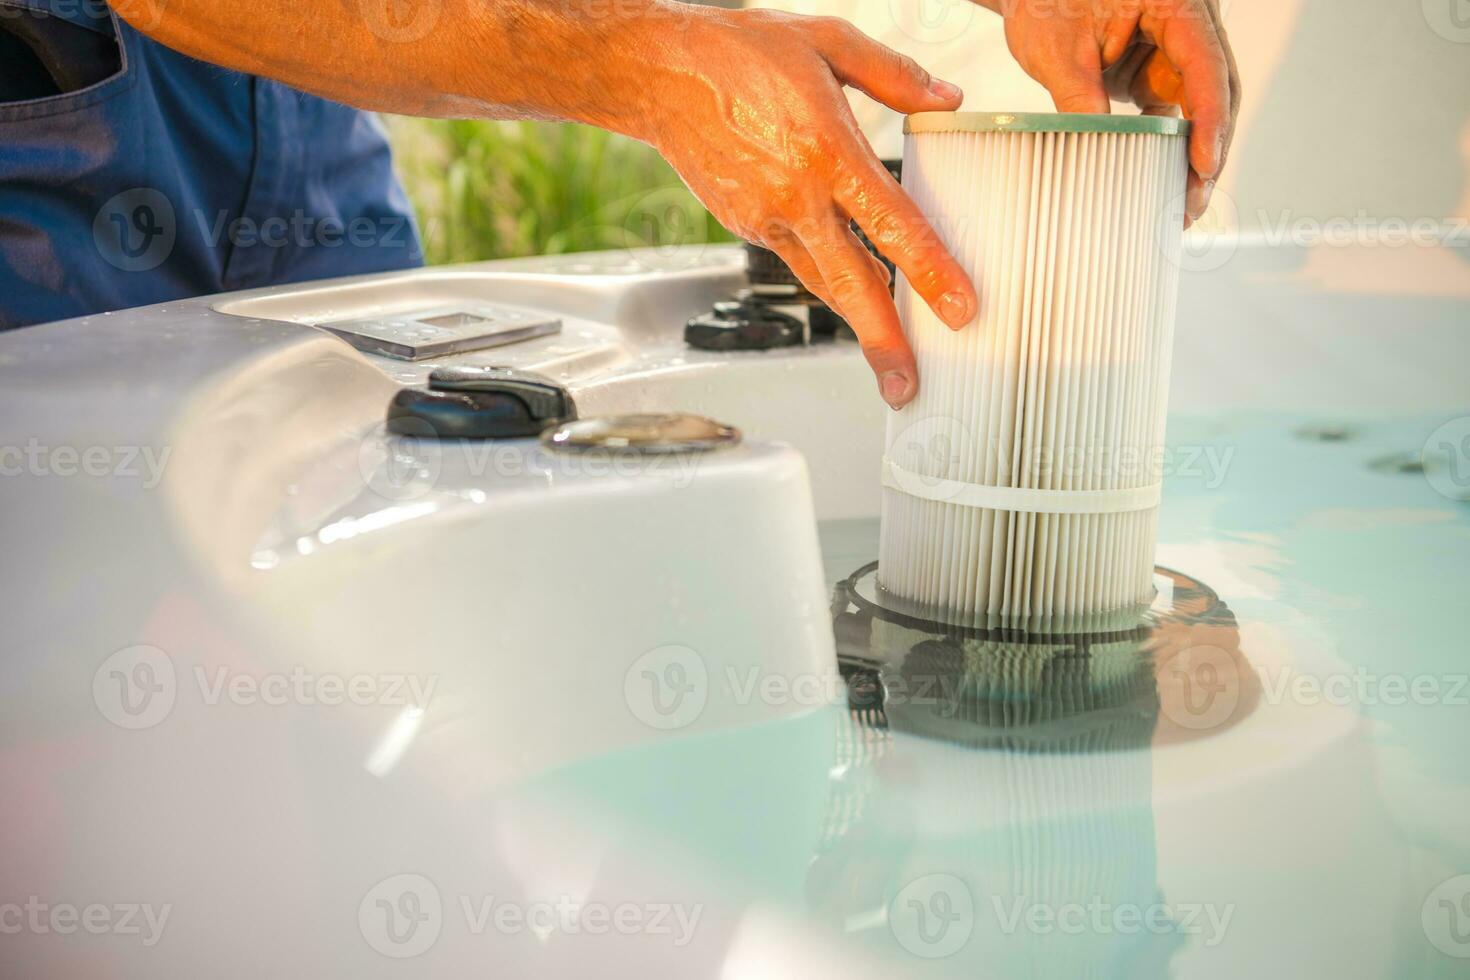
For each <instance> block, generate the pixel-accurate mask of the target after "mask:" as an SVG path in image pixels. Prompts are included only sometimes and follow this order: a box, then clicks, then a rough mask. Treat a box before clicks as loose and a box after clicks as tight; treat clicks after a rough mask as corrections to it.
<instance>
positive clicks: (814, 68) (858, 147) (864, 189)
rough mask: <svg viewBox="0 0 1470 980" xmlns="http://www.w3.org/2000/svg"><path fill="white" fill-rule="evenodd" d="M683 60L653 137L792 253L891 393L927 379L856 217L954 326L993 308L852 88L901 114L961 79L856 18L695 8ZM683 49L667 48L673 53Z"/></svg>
mask: <svg viewBox="0 0 1470 980" xmlns="http://www.w3.org/2000/svg"><path fill="white" fill-rule="evenodd" d="M680 18H681V19H680V21H679V22H678V25H677V28H676V30H675V32H674V33H675V34H676V35H677V37H678V43H677V45H673V46H671V47H676V48H677V49H678V50H680V51H683V52H685V53H686V55H687V56H688V57H687V60H684V59H680V58H678V57H677V56H676V57H675V60H676V64H677V65H678V68H679V71H678V72H676V74H675V75H674V77H673V79H672V80H671V81H670V82H669V83H668V84H669V90H668V91H665V92H662V93H661V97H660V98H659V99H657V100H656V102H655V103H654V105H655V107H656V108H655V109H654V116H655V118H654V119H653V120H652V125H651V127H650V128H649V130H648V132H647V133H645V134H641V135H643V138H645V139H647V140H648V141H649V142H651V143H653V144H654V145H655V146H656V147H658V149H659V150H660V151H661V152H662V153H663V155H664V156H665V157H666V158H667V159H668V161H669V162H670V163H671V164H673V166H674V167H675V169H677V170H678V171H679V174H680V176H682V177H683V178H684V180H685V182H686V183H688V184H689V186H690V188H691V189H692V190H693V191H694V193H695V194H696V195H698V196H699V199H700V200H701V201H703V202H704V204H705V206H706V207H708V208H709V209H710V210H711V211H712V212H713V213H714V215H715V217H717V218H718V219H719V220H720V221H721V222H722V223H723V224H724V225H725V226H726V227H727V228H729V229H730V230H731V231H733V232H735V233H736V234H737V235H740V236H741V237H743V238H746V239H749V240H750V241H753V242H757V243H760V244H763V245H765V246H766V247H767V248H769V249H771V250H772V251H774V252H776V253H777V254H779V255H780V256H781V257H782V258H783V259H784V260H785V261H786V263H787V264H788V265H790V266H791V268H792V270H793V271H794V272H795V273H796V274H797V276H798V277H800V279H801V280H802V282H804V283H806V285H807V287H808V288H810V289H811V290H812V292H814V293H816V294H817V295H818V296H820V297H821V298H822V299H823V300H824V301H825V302H826V303H827V304H828V305H830V306H831V307H832V308H833V309H834V310H836V311H837V312H838V313H840V314H841V315H842V316H843V317H844V318H845V319H846V320H847V322H848V323H849V324H851V325H852V328H853V330H854V331H855V332H856V333H857V336H858V340H859V341H860V342H861V344H862V348H863V353H864V354H865V355H866V356H867V358H868V363H869V364H870V365H871V366H872V368H873V371H874V373H876V374H877V376H878V386H879V390H880V391H881V393H882V395H883V399H884V400H885V401H887V402H888V404H889V405H891V406H893V407H894V408H899V407H901V406H902V405H904V404H906V403H907V402H908V401H909V400H910V399H912V398H913V396H914V394H915V393H916V392H917V391H918V373H917V369H916V367H915V364H914V355H913V352H912V351H911V350H910V349H909V345H908V342H907V341H906V340H905V339H904V335H903V329H902V327H901V326H900V325H899V320H898V314H897V312H896V311H895V309H894V305H893V300H892V298H891V297H890V296H889V294H888V276H887V270H885V269H884V268H883V265H882V263H880V262H878V261H877V260H876V259H875V258H873V256H872V255H871V254H870V253H869V252H868V251H867V250H866V249H865V248H864V247H863V246H862V244H861V243H860V242H859V241H858V239H857V236H856V235H854V234H853V233H852V231H851V230H850V228H849V219H852V220H855V221H856V222H857V223H858V225H859V226H860V227H861V228H862V229H863V231H864V232H866V233H867V235H868V238H869V239H870V240H871V241H872V242H873V243H874V244H875V245H876V246H877V247H878V249H879V250H880V251H882V253H883V254H884V255H886V256H888V258H890V259H891V260H893V262H894V264H895V265H896V266H897V267H898V268H899V269H900V270H902V272H903V273H904V275H905V277H907V279H908V282H909V284H910V285H911V286H912V287H913V288H914V289H915V290H916V291H917V292H918V293H919V294H920V295H921V296H923V298H924V300H925V301H926V302H927V303H928V304H929V306H930V307H931V308H933V310H934V311H935V313H937V314H938V315H939V317H940V319H942V320H943V321H944V322H945V323H946V324H948V325H949V326H950V327H952V328H955V329H958V328H960V327H962V326H964V325H965V324H967V323H969V322H970V321H971V320H972V319H974V317H975V315H976V313H977V311H978V309H979V304H978V301H977V299H976V296H975V291H974V287H973V286H972V285H971V283H970V281H969V278H968V276H966V274H965V272H964V270H963V269H961V268H960V266H959V264H958V263H957V262H956V261H955V260H954V258H953V257H952V256H951V255H950V254H949V252H948V251H947V250H946V249H945V247H944V246H943V245H942V244H940V242H939V240H938V238H937V236H936V235H935V233H934V230H933V229H932V228H931V227H930V226H929V223H928V222H927V221H926V220H925V219H924V217H923V215H921V214H920V213H919V210H918V208H917V207H915V206H914V204H913V202H912V201H910V200H909V198H908V197H907V195H905V194H904V193H903V191H902V190H901V189H900V188H899V186H898V184H896V183H895V182H894V180H893V178H892V177H891V176H889V174H888V172H887V171H886V170H885V169H884V168H883V166H882V164H880V163H879V162H878V159H877V157H876V156H874V154H873V151H872V149H871V148H870V147H869V146H868V143H867V141H866V140H865V139H864V138H863V135H862V133H861V131H860V130H859V129H858V125H857V122H856V121H855V120H854V119H853V116H852V113H851V111H850V110H849V108H848V105H847V100H846V98H845V96H844V95H843V92H842V88H843V86H844V85H851V86H853V87H854V88H857V89H860V90H862V91H863V92H866V93H867V94H868V95H870V96H871V97H873V98H874V99H876V100H878V101H879V102H882V103H883V104H885V105H887V106H889V107H891V108H893V109H896V110H898V111H899V112H905V113H908V112H924V111H932V110H945V109H955V108H958V107H959V104H960V98H961V95H960V91H959V89H958V88H956V87H955V86H953V85H951V84H949V83H948V82H944V81H940V80H939V79H935V78H931V77H930V76H929V74H928V72H926V71H924V69H922V68H920V67H919V66H918V65H917V64H915V63H914V62H913V61H911V60H910V59H908V58H906V57H903V56H902V55H900V54H898V53H896V52H894V51H892V50H891V49H889V48H886V47H884V46H883V45H881V44H879V43H877V42H876V41H873V40H872V39H870V38H868V37H867V36H866V35H864V34H863V33H862V32H860V31H859V30H857V29H856V28H855V27H853V26H852V25H851V24H849V23H847V22H846V21H842V20H837V19H832V18H814V17H800V16H796V15H792V14H784V13H776V12H772V11H766V10H718V9H714V8H709V9H707V10H700V11H699V12H697V13H692V12H689V8H683V10H682V11H681V13H680ZM666 50H668V49H666Z"/></svg>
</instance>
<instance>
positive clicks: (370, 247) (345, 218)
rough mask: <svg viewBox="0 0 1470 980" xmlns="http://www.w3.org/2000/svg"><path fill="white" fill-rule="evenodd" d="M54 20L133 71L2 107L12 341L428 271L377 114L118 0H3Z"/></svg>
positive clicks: (2, 271)
mask: <svg viewBox="0 0 1470 980" xmlns="http://www.w3.org/2000/svg"><path fill="white" fill-rule="evenodd" d="M39 13H46V14H48V15H50V16H53V17H56V18H59V19H61V20H65V21H68V22H70V23H71V24H73V25H76V26H77V27H80V28H84V29H86V30H92V31H98V32H102V33H103V34H104V35H107V36H108V37H111V38H115V39H116V44H117V46H118V49H119V50H118V54H119V59H118V64H117V66H116V70H115V71H114V72H113V73H112V74H110V75H108V76H107V77H103V78H101V79H100V80H99V81H96V82H95V83H93V84H89V85H86V86H85V87H83V88H80V89H78V90H75V91H68V92H64V93H62V94H55V95H48V96H44V97H40V98H27V99H22V100H20V101H0V329H3V328H8V327H16V326H22V325H25V324H31V323H40V322H44V321H48V320H58V319H62V318H65V317H72V316H81V315H84V314H88V313H95V312H100V311H104V310H114V309H121V308H125V307H130V306H141V305H145V304H149V303H161V302H165V301H167V300H171V299H178V298H180V297H184V296H197V295H201V294H206V293H216V292H222V291H225V290H232V289H245V288H248V287H253V286H265V285H271V284H274V283H285V282H296V281H300V280H305V279H317V278H323V277H327V276H341V275H350V274H354V273H363V272H379V271H384V270H389V269H401V268H408V267H412V266H417V265H420V264H422V250H421V248H420V245H419V238H418V229H417V227H416V226H415V224H414V221H413V215H412V212H411V210H410V208H409V205H408V201H407V198H406V197H405V196H404V193H403V189H402V188H401V187H400V186H399V184H398V181H397V179H396V178H395V176H394V174H393V169H392V160H391V157H390V153H389V149H388V143H387V140H386V138H385V135H384V132H383V128H382V125H381V123H379V122H378V120H377V119H376V117H374V116H372V115H369V114H366V113H363V112H359V111H358V110H355V109H351V108H348V107H346V106H343V105H338V104H336V103H333V102H328V101H326V100H324V99H320V98H317V97H315V96H311V95H306V94H304V93H302V92H299V91H296V90H295V89H291V88H289V87H287V86H285V85H282V84H279V83H277V82H272V81H269V80H267V79H262V78H257V77H255V76H252V75H246V74H242V73H240V72H235V71H229V70H227V69H224V68H220V67H217V66H215V65H210V64H206V63H204V62H202V61H197V60H195V59H193V58H190V57H187V56H185V55H182V54H179V53H178V52H176V51H172V50H170V49H169V48H166V47H164V46H163V45H161V44H158V43H156V42H154V41H151V40H149V39H148V38H147V37H146V36H144V35H142V34H140V33H138V32H137V31H136V30H134V29H133V28H132V27H130V26H129V25H128V24H127V23H126V22H124V21H122V20H121V19H119V18H118V17H117V16H116V15H115V14H113V13H112V11H111V10H110V9H109V8H108V7H107V6H106V5H105V4H104V3H102V0H0V17H9V18H16V17H35V16H37V15H38V14H39ZM4 29H5V23H4V22H3V21H0V30H4ZM109 49H110V45H109Z"/></svg>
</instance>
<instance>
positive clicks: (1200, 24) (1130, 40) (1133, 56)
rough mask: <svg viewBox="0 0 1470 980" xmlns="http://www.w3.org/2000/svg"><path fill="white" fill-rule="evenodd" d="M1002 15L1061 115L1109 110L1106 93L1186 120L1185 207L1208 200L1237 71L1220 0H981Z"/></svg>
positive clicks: (1199, 206) (1025, 64)
mask: <svg viewBox="0 0 1470 980" xmlns="http://www.w3.org/2000/svg"><path fill="white" fill-rule="evenodd" d="M979 2H980V3H982V4H983V5H984V6H986V7H989V8H990V9H991V10H994V11H996V12H997V13H999V14H1001V15H1002V16H1003V17H1005V28H1006V42H1007V44H1009V46H1010V49H1011V54H1013V55H1015V57H1016V60H1017V61H1018V62H1020V64H1021V67H1022V68H1024V69H1025V70H1026V73H1027V74H1028V75H1030V76H1031V77H1032V78H1034V79H1036V80H1037V81H1038V82H1040V83H1041V84H1042V85H1045V86H1046V89H1047V91H1048V92H1050V93H1051V97H1052V101H1053V102H1055V103H1056V106H1057V110H1058V111H1059V112H1107V111H1108V97H1109V96H1110V95H1111V96H1112V97H1113V98H1115V99H1118V100H1120V101H1129V102H1133V103H1135V104H1137V105H1138V106H1139V107H1140V108H1141V109H1143V111H1144V112H1147V113H1153V114H1164V113H1172V112H1174V111H1175V110H1176V107H1179V108H1182V109H1183V110H1184V115H1185V117H1187V118H1188V119H1189V120H1190V122H1191V123H1192V127H1191V131H1190V137H1189V166H1190V174H1189V191H1188V198H1187V200H1186V208H1185V210H1186V213H1187V216H1188V218H1189V220H1191V221H1192V220H1194V219H1195V218H1198V217H1199V216H1200V215H1201V214H1203V213H1204V210H1205V206H1206V205H1207V204H1209V201H1210V192H1211V191H1212V190H1213V189H1214V187H1215V178H1216V177H1218V176H1219V173H1220V169H1221V168H1222V167H1223V166H1224V165H1225V156H1226V154H1227V153H1228V152H1229V150H1230V140H1231V138H1232V136H1233V135H1234V133H1235V116H1236V113H1237V112H1238V111H1239V109H1240V75H1239V73H1238V72H1237V71H1236V70H1235V56H1234V55H1233V54H1232V53H1231V51H1230V42H1229V40H1228V39H1227V38H1226V37H1225V27H1224V24H1223V23H1222V22H1221V20H1220V9H1219V3H1218V0H979Z"/></svg>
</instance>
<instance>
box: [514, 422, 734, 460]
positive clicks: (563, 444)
mask: <svg viewBox="0 0 1470 980" xmlns="http://www.w3.org/2000/svg"><path fill="white" fill-rule="evenodd" d="M541 442H542V443H543V444H544V445H546V446H547V447H549V448H551V449H560V450H565V451H568V452H586V451H588V450H594V449H596V450H602V451H607V450H617V451H621V452H633V453H698V452H707V451H709V450H711V449H723V448H726V447H729V446H735V445H738V444H739V443H740V430H739V429H735V428H732V427H730V426H728V425H721V424H720V423H719V422H715V421H713V420H711V419H707V418H704V417H703V416H700V415H609V416H606V417H603V418H591V419H579V420H577V421H575V422H564V423H562V424H561V425H558V426H556V427H555V428H552V429H547V430H546V431H545V432H543V433H541Z"/></svg>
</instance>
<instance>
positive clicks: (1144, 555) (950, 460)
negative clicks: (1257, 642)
mask: <svg viewBox="0 0 1470 980" xmlns="http://www.w3.org/2000/svg"><path fill="white" fill-rule="evenodd" d="M904 132H905V137H904V158H903V186H904V189H905V190H906V191H907V192H908V193H909V195H910V196H911V197H912V198H913V199H914V201H915V203H916V204H917V205H918V207H919V209H920V210H921V211H922V212H923V214H924V215H925V217H926V218H927V219H928V220H929V222H930V223H931V224H932V225H933V227H934V229H935V231H936V232H937V233H938V235H939V237H940V239H941V240H942V241H943V242H944V244H945V245H946V246H947V247H948V248H949V249H950V251H951V252H952V253H953V254H954V256H955V257H956V258H957V259H958V260H959V262H960V263H961V265H963V266H964V267H965V269H966V270H967V271H968V272H969V273H970V274H971V276H972V277H973V279H974V282H975V285H976V288H977V290H978V292H979V295H980V312H979V316H978V318H977V320H976V321H975V322H973V323H971V324H970V325H968V326H967V327H965V328H964V329H963V330H959V331H953V330H951V329H950V328H949V327H947V326H946V325H945V324H944V323H943V322H942V321H941V320H940V319H939V318H938V317H937V316H935V315H934V313H933V312H932V311H931V310H929V308H928V306H927V305H926V304H925V302H924V300H923V299H922V297H920V296H919V295H918V294H917V293H915V292H914V291H913V289H911V288H910V287H909V285H908V284H907V283H906V282H904V281H902V280H900V281H899V283H898V285H897V289H896V292H895V299H896V301H897V303H898V310H899V316H900V318H901V320H902V321H903V325H904V332H905V334H906V335H907V337H908V340H909V343H910V344H911V345H912V347H913V350H914V355H915V357H916V358H917V360H918V367H919V392H918V395H917V396H916V397H915V398H914V400H913V401H912V402H910V403H909V404H908V405H907V406H905V407H904V408H903V409H902V410H901V411H899V412H897V413H894V414H893V415H892V416H891V417H890V419H889V421H888V430H887V436H886V444H885V455H884V460H883V473H882V479H883V506H882V531H881V538H880V545H879V565H878V582H879V585H880V586H881V588H882V589H883V590H884V591H885V592H886V593H887V594H888V595H889V596H890V597H895V598H897V599H898V600H899V601H901V602H904V603H909V604H913V605H914V606H917V607H920V608H922V609H925V610H930V611H932V612H934V613H936V614H938V615H941V616H944V617H947V618H950V617H954V616H959V617H961V618H969V619H981V620H988V621H999V622H1007V623H1013V624H1016V625H1021V626H1027V625H1028V624H1031V625H1035V626H1038V627H1039V628H1055V627H1056V626H1057V625H1058V624H1059V623H1060V622H1063V621H1066V620H1071V619H1073V618H1075V617H1086V616H1092V615H1095V614H1101V613H1111V612H1116V611H1119V610H1128V609H1131V608H1135V607H1137V606H1139V605H1142V604H1146V603H1147V602H1149V600H1150V599H1151V597H1152V595H1153V580H1152V570H1153V554H1154V538H1155V528H1156V518H1157V512H1158V503H1159V494H1160V488H1161V485H1160V479H1161V473H1162V466H1161V463H1162V459H1163V449H1164V422H1165V409H1166V404H1167V401H1168V391H1169V365H1170V359H1171V355H1172V348H1173V333H1174V311H1175V297H1176V293H1177V287H1178V272H1179V253H1180V246H1181V236H1182V232H1183V200H1184V190H1185V176H1186V172H1187V165H1186V156H1185V143H1186V134H1187V132H1188V123H1187V122H1185V121H1183V120H1179V119H1172V118H1167V117H1158V116H1104V115H1051V114H991V113H921V114H918V115H914V116H910V117H909V119H908V121H907V123H906V124H905V126H904Z"/></svg>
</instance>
